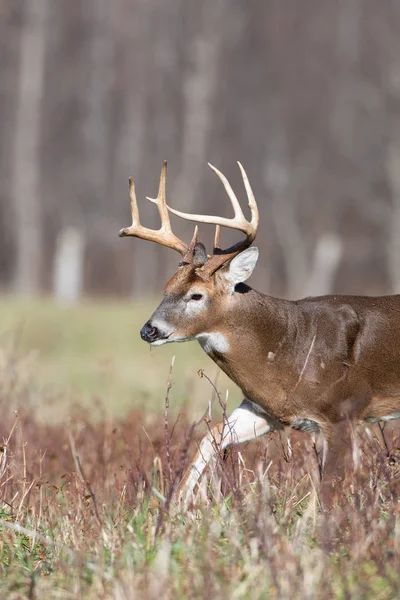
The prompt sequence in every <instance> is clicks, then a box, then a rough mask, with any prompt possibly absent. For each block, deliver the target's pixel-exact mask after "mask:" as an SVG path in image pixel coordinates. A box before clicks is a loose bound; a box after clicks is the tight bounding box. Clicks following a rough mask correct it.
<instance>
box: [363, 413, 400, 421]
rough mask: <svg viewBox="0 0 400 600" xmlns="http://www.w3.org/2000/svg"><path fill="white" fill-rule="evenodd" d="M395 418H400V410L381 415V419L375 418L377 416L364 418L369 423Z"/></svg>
mask: <svg viewBox="0 0 400 600" xmlns="http://www.w3.org/2000/svg"><path fill="white" fill-rule="evenodd" d="M393 419H400V412H398V413H393V414H392V415H385V416H384V417H380V418H379V419H375V418H372V419H369V418H368V417H367V418H366V419H364V420H365V421H368V423H378V422H379V421H392V420H393Z"/></svg>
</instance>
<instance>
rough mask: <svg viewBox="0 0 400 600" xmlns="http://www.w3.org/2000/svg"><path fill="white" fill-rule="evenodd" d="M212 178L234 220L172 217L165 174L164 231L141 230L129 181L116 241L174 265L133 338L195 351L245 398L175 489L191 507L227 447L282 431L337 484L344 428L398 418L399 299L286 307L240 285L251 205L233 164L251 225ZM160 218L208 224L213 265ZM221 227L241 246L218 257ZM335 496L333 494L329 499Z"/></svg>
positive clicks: (250, 260) (247, 260)
mask: <svg viewBox="0 0 400 600" xmlns="http://www.w3.org/2000/svg"><path fill="white" fill-rule="evenodd" d="M210 167H211V169H212V170H213V171H214V172H215V173H216V174H217V175H218V177H219V178H220V180H221V181H222V183H223V185H224V188H225V190H226V192H227V194H228V196H229V199H230V201H231V203H232V207H233V210H234V217H233V218H232V219H226V218H222V217H211V216H201V215H190V214H186V213H182V212H179V211H177V210H173V209H172V208H169V207H168V206H167V204H166V196H165V182H166V168H167V167H166V163H164V165H163V168H162V171H161V178H160V187H159V192H158V196H157V199H155V200H151V201H152V202H154V203H156V204H157V207H158V210H159V213H160V217H161V228H160V229H159V230H158V231H153V230H149V229H147V228H145V227H143V226H142V225H141V224H140V222H139V213H138V208H137V202H136V196H135V188H134V184H133V181H132V179H130V199H131V210H132V218H133V224H132V226H131V227H127V228H125V229H122V230H121V231H120V236H130V235H133V236H136V237H139V238H142V239H147V240H151V241H153V242H157V243H159V244H162V245H164V246H167V247H169V248H173V249H174V250H177V251H178V252H179V253H180V254H181V255H182V260H181V262H180V263H179V265H178V270H177V272H176V273H175V275H174V276H173V277H172V279H170V281H169V282H168V283H167V285H166V287H165V291H164V296H163V299H162V302H161V304H160V305H159V307H158V308H157V309H156V310H155V311H154V313H153V315H152V316H151V317H150V319H149V320H148V321H147V323H146V324H145V325H144V326H143V328H142V330H141V332H140V335H141V337H142V339H143V340H145V341H146V342H148V343H149V344H151V345H153V346H156V345H161V344H165V343H168V342H185V341H189V340H198V341H199V343H200V345H201V346H202V348H203V349H204V351H205V352H206V353H207V354H208V355H209V356H210V357H211V358H212V359H213V360H214V361H215V362H216V363H217V365H218V366H219V367H220V368H221V369H222V370H223V371H224V372H225V373H226V374H227V375H228V376H229V377H230V378H231V379H232V380H233V381H234V382H235V383H236V384H237V385H238V386H239V387H240V389H241V390H242V392H243V395H244V400H243V402H242V404H241V405H240V406H239V408H237V409H236V410H234V411H233V413H232V414H231V416H230V417H229V418H228V419H227V421H226V422H225V423H221V424H219V425H217V426H216V427H214V428H213V429H212V431H211V432H209V433H208V434H207V435H206V436H205V437H204V438H203V440H202V441H201V443H200V446H199V451H198V452H197V454H196V456H195V459H194V462H193V464H192V466H191V467H190V468H189V470H188V471H187V473H186V474H185V476H184V478H183V481H182V482H181V485H180V489H179V495H180V498H181V499H183V500H185V501H190V499H191V497H192V494H193V491H194V489H195V486H196V484H197V482H198V481H199V478H200V476H201V474H202V473H203V471H204V469H205V467H206V466H207V464H208V463H209V462H210V461H212V460H213V459H215V457H216V456H217V453H218V451H220V450H221V449H224V448H226V447H227V446H228V445H230V444H232V443H240V442H244V441H247V440H252V439H255V438H257V437H258V436H261V435H263V434H265V433H267V432H269V431H271V430H273V429H276V428H281V427H284V426H292V427H294V428H295V429H300V430H302V431H306V432H320V433H322V435H323V436H324V439H325V441H326V448H327V457H326V461H325V470H326V471H327V472H328V471H329V472H330V473H334V472H337V474H338V475H339V474H340V475H341V474H342V468H343V467H342V465H343V453H344V449H345V447H346V445H347V441H346V435H347V434H346V433H345V432H346V427H345V425H346V423H347V422H349V420H351V421H354V420H356V421H359V420H363V421H378V420H389V419H396V418H400V296H386V297H378V298H372V297H364V296H322V297H317V298H305V299H303V300H298V301H294V302H292V301H288V300H281V299H277V298H272V297H270V296H267V295H265V294H261V293H259V292H256V291H255V290H253V289H252V288H250V287H249V286H247V285H246V284H245V283H244V282H245V281H246V280H247V279H248V277H250V275H251V273H252V272H253V269H254V267H255V266H256V262H257V259H258V250H257V248H254V247H250V246H251V244H252V242H253V241H254V239H255V237H256V233H257V228H258V221H259V215H258V209H257V204H256V201H255V199H254V195H253V192H252V189H251V187H250V183H249V181H248V179H247V176H246V173H245V171H244V169H243V167H242V166H241V164H240V163H239V167H240V170H241V173H242V177H243V182H244V186H245V188H246V192H247V197H248V203H249V208H250V213H251V220H250V221H247V220H246V218H245V217H244V215H243V212H242V209H241V208H240V204H239V202H238V200H237V198H236V196H235V194H234V192H233V190H232V188H231V186H230V184H229V182H228V181H227V179H226V178H225V177H224V175H223V174H222V173H220V172H219V171H218V170H217V169H215V168H214V167H212V166H211V165H210ZM149 200H150V198H149ZM168 211H170V212H172V213H173V214H175V215H178V216H179V217H182V218H183V219H188V220H191V221H197V222H199V223H211V224H214V225H216V236H215V244H214V246H215V247H214V252H213V254H212V256H208V255H207V253H206V250H205V248H204V246H203V245H202V244H201V243H198V241H197V227H196V228H195V233H194V236H193V239H192V241H191V242H190V244H189V245H186V244H185V243H184V242H182V241H181V240H179V239H178V238H177V237H176V236H175V235H174V234H173V233H172V229H171V225H170V220H169V215H168ZM220 226H223V227H229V228H231V229H237V230H238V231H241V232H243V233H244V234H245V235H246V237H245V239H244V240H243V241H241V242H238V243H237V244H235V245H234V246H232V247H230V248H228V249H226V250H221V248H220V244H219V239H220ZM329 485H331V484H329ZM331 491H332V490H331V488H330V487H329V488H328V491H327V494H328V496H329V494H330V493H331ZM328 501H329V499H328Z"/></svg>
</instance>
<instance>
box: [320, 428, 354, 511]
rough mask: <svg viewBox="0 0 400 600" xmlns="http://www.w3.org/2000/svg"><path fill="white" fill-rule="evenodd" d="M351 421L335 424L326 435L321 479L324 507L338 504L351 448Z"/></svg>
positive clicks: (328, 507) (327, 507)
mask: <svg viewBox="0 0 400 600" xmlns="http://www.w3.org/2000/svg"><path fill="white" fill-rule="evenodd" d="M350 429H351V427H350V423H349V421H346V420H344V421H340V422H339V423H337V424H335V425H333V426H332V427H331V429H330V431H329V434H328V436H326V437H325V442H326V443H325V449H326V451H325V456H324V468H323V475H322V481H321V500H322V506H323V507H324V509H330V508H331V507H332V506H334V505H336V504H338V502H339V494H340V491H341V490H342V488H343V484H344V479H345V475H346V470H345V467H346V457H347V455H348V453H349V452H350V448H351V430H350Z"/></svg>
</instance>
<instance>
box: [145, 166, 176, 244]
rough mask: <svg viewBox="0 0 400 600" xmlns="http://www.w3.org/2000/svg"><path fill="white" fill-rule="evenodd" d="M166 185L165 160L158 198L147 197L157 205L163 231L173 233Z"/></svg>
mask: <svg viewBox="0 0 400 600" xmlns="http://www.w3.org/2000/svg"><path fill="white" fill-rule="evenodd" d="M166 185H167V161H166V160H164V161H163V166H162V169H161V175H160V183H159V186H158V194H157V198H149V196H146V200H149V201H150V202H152V203H153V204H156V205H157V208H158V213H159V215H160V219H161V229H162V230H163V231H168V232H172V229H171V221H170V219H169V214H168V208H167V193H166Z"/></svg>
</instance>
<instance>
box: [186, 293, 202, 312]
mask: <svg viewBox="0 0 400 600" xmlns="http://www.w3.org/2000/svg"><path fill="white" fill-rule="evenodd" d="M206 307H207V298H205V297H204V296H203V298H202V299H201V300H189V301H188V302H187V303H186V309H185V310H186V314H187V315H188V316H189V317H192V316H193V315H198V314H199V313H200V312H202V311H203V310H204V309H205V308H206Z"/></svg>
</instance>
